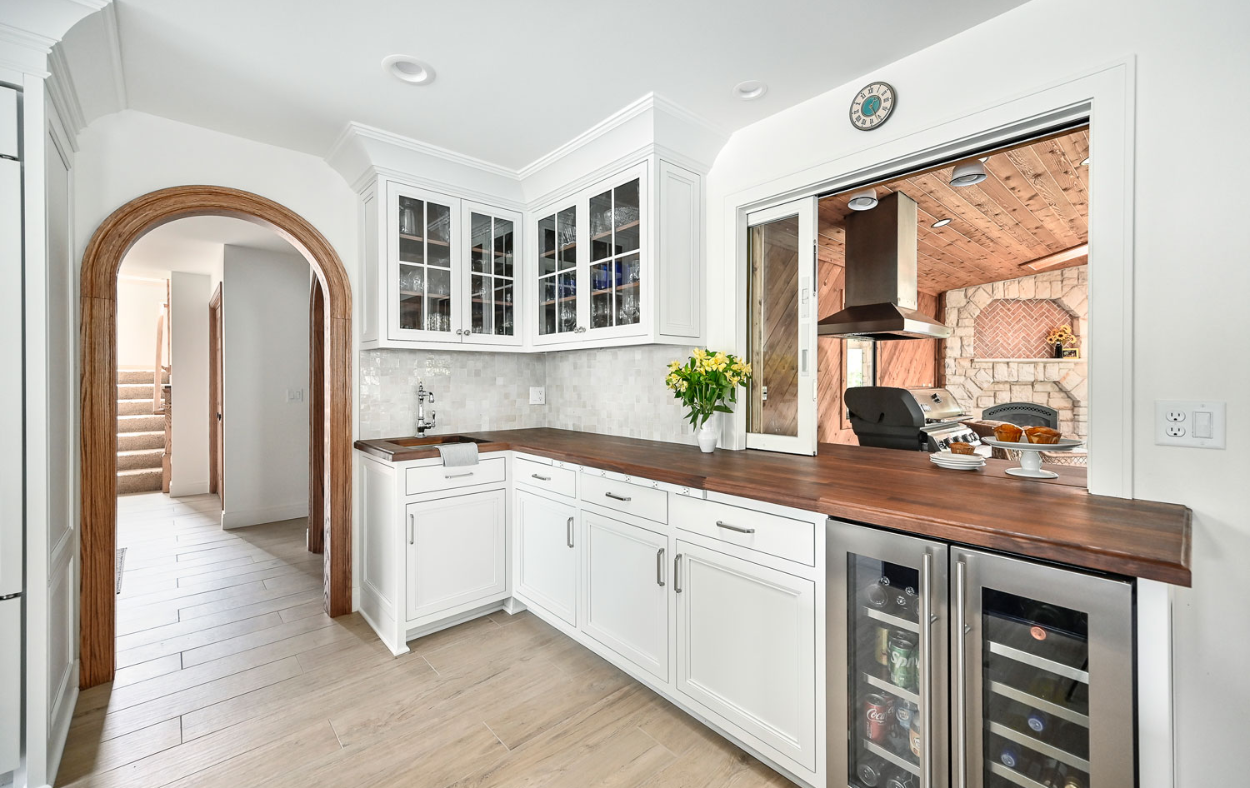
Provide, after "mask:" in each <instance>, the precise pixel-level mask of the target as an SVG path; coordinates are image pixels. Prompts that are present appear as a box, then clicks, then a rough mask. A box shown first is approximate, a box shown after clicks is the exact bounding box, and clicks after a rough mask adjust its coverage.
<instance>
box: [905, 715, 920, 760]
mask: <svg viewBox="0 0 1250 788" xmlns="http://www.w3.org/2000/svg"><path fill="white" fill-rule="evenodd" d="M907 743H908V745H910V747H911V754H912V755H914V756H916V757H917V758H919V757H920V748H921V746H922V745H923V738H922V737H921V734H920V715H919V714H913V715H912V716H911V728H910V729H909V730H908V731H907Z"/></svg>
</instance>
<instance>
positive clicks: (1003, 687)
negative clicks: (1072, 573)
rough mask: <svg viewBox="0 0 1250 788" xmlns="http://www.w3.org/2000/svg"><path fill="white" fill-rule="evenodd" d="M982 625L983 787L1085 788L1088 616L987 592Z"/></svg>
mask: <svg viewBox="0 0 1250 788" xmlns="http://www.w3.org/2000/svg"><path fill="white" fill-rule="evenodd" d="M982 625H983V631H984V636H985V643H984V645H983V649H982V653H983V655H984V658H983V660H982V661H983V663H984V664H983V666H982V669H983V671H984V686H985V689H986V691H985V693H984V696H983V713H984V719H985V730H984V731H983V734H984V741H985V757H986V763H985V782H986V785H987V786H998V785H1004V786H1007V785H1030V784H1033V783H1036V784H1040V785H1055V786H1062V787H1063V788H1088V786H1089V776H1090V775H1089V771H1090V761H1089V757H1090V746H1089V745H1090V741H1089V713H1090V708H1089V673H1088V669H1089V619H1088V616H1087V614H1085V613H1082V612H1079V611H1076V610H1070V609H1068V608H1064V607H1059V606H1056V605H1051V604H1048V603H1046V602H1041V601H1038V600H1034V599H1028V598H1025V597H1021V596H1016V595H1014V594H1008V593H1005V592H1002V591H997V590H994V589H990V588H986V589H983V591H982ZM1021 778H1023V780H1022V779H1021ZM1029 781H1032V782H1029Z"/></svg>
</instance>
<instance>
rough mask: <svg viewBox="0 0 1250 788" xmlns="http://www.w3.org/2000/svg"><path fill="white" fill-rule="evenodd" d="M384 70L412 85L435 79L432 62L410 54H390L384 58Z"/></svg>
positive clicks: (425, 83) (426, 82)
mask: <svg viewBox="0 0 1250 788" xmlns="http://www.w3.org/2000/svg"><path fill="white" fill-rule="evenodd" d="M382 70H383V71H385V72H386V73H388V74H390V75H391V76H392V77H395V79H398V80H400V81H401V82H407V83H408V84H410V85H428V84H430V83H431V82H433V81H434V69H433V68H432V67H431V66H430V64H429V63H425V62H423V61H420V60H417V59H416V58H415V57H410V56H408V55H390V56H389V57H385V58H383V59H382Z"/></svg>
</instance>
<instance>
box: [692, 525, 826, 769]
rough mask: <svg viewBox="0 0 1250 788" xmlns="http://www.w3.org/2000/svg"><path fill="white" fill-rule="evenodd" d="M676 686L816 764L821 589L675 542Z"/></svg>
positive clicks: (800, 758)
mask: <svg viewBox="0 0 1250 788" xmlns="http://www.w3.org/2000/svg"><path fill="white" fill-rule="evenodd" d="M677 553H678V557H677V559H676V567H675V573H674V576H673V591H674V593H676V595H677V599H678V602H677V689H678V691H679V692H681V693H682V694H684V695H686V696H688V697H689V698H691V699H692V700H694V701H696V702H698V703H700V704H702V705H703V706H706V707H707V708H709V709H711V710H713V711H715V712H716V713H718V714H720V715H722V716H723V717H725V719H727V720H730V721H731V722H733V723H734V724H736V725H738V726H740V727H741V728H742V729H743V730H745V731H747V732H748V733H750V734H751V735H753V736H755V737H756V738H758V739H759V740H760V741H761V742H763V743H765V744H767V745H768V746H770V747H772V748H773V749H775V750H776V751H777V752H779V753H781V754H782V755H785V756H786V757H788V758H791V759H793V760H794V761H796V762H798V763H800V764H802V765H803V766H805V767H806V768H808V769H811V770H815V769H816V715H817V698H816V643H815V638H816V587H815V584H814V583H813V582H812V581H810V580H805V579H803V578H800V577H795V576H793V575H789V574H786V573H785V572H781V571H778V570H776V569H772V568H769V567H766V566H761V565H759V564H754V563H751V562H749V561H743V560H741V559H738V558H734V557H732V556H729V555H724V554H722V553H718V552H716V551H713V550H708V549H706V548H703V547H700V546H697V545H693V544H690V543H688V542H683V541H680V540H679V541H678V542H677Z"/></svg>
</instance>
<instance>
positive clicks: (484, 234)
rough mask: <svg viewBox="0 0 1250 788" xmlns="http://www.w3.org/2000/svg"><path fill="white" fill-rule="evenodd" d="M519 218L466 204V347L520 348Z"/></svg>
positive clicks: (510, 212) (514, 214)
mask: <svg viewBox="0 0 1250 788" xmlns="http://www.w3.org/2000/svg"><path fill="white" fill-rule="evenodd" d="M522 224H523V219H522V216H521V214H519V213H516V212H514V211H506V210H504V209H502V208H492V207H490V206H487V205H481V204H479V203H470V202H465V203H464V226H465V231H466V234H467V238H468V240H467V243H466V246H467V250H468V252H467V254H468V261H469V264H468V265H467V266H465V284H464V292H465V293H466V294H467V305H466V308H465V314H466V315H468V318H467V319H466V320H465V321H464V323H463V325H462V327H461V332H462V333H461V338H462V340H463V341H464V342H466V343H471V344H483V345H520V344H521V340H522V337H523V334H522V332H521V317H522V315H521V313H520V311H519V310H518V308H517V307H518V300H519V297H520V295H521V285H522V280H521V257H520V250H521V248H520V245H519V239H520V235H521V227H522Z"/></svg>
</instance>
